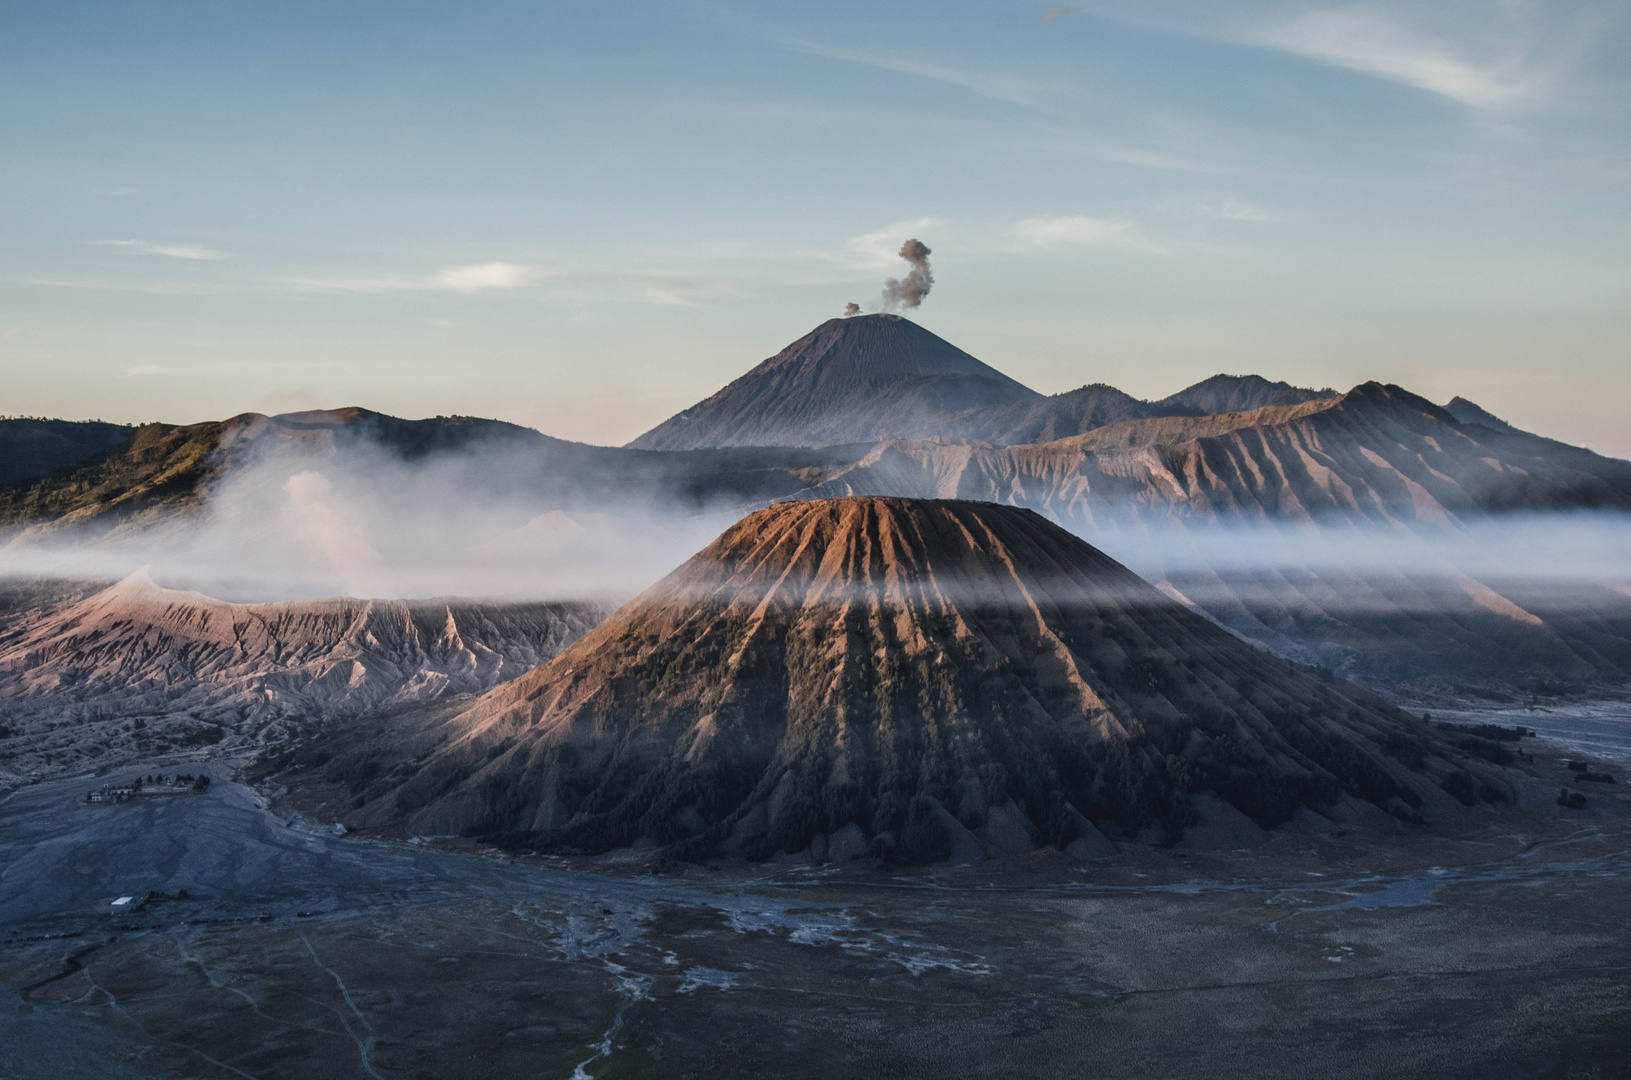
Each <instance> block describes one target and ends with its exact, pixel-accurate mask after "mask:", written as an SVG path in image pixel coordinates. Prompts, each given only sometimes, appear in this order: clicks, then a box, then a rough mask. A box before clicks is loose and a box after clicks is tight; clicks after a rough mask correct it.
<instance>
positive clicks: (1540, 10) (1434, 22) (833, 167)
mask: <svg viewBox="0 0 1631 1080" xmlns="http://www.w3.org/2000/svg"><path fill="white" fill-rule="evenodd" d="M1050 16H1051V17H1050ZM1628 73H1631V10H1628V9H1627V8H1626V6H1625V5H1624V4H1623V3H1595V2H1594V3H1571V2H1559V3H1544V4H1543V3H1525V2H1494V3H1462V2H1437V3H1435V2H1418V3H1408V4H1407V3H1397V4H1395V3H1355V4H1344V3H1337V4H1308V3H1298V2H1285V3H1260V2H1256V0H1239V2H1234V3H1228V4H1218V3H1199V2H1168V0H1141V2H1136V3H1134V2H1119V0H1116V2H1107V3H1084V4H1081V5H1080V6H1074V7H1070V8H1062V9H1055V8H1053V7H1052V6H1051V4H1049V3H1044V4H1031V3H1017V2H987V3H955V2H945V0H941V2H936V3H899V4H877V3H872V4H859V3H857V4H845V3H817V4H812V3H808V2H806V3H802V4H754V5H743V4H729V3H705V4H692V3H684V2H677V3H666V4H645V3H604V2H603V3H595V4H589V3H582V4H578V3H528V4H523V3H481V2H471V3H463V4H456V5H455V4H414V3H391V4H384V3H332V2H331V3H323V4H315V3H312V4H306V3H283V4H277V5H268V4H264V3H257V4H249V3H223V2H210V3H198V4H180V3H163V2H151V0H149V2H144V3H140V4H136V3H126V4H104V3H62V4H44V3H37V2H36V3H16V2H4V0H0V146H3V147H4V148H5V153H4V154H3V155H0V198H3V199H4V200H5V204H6V206H7V208H8V212H7V213H5V214H4V215H0V372H3V374H4V382H3V389H0V413H7V414H13V415H16V414H28V415H34V414H48V415H60V416H67V417H76V418H77V417H102V418H105V419H116V420H141V419H163V420H168V421H172V422H187V421H196V420H202V419H209V418H219V417H222V416H226V415H231V414H233V413H237V412H242V411H247V410H260V411H285V410H289V409H296V408H309V407H318V406H337V405H347V404H358V405H366V406H368V407H371V408H375V409H379V410H382V411H386V412H391V413H395V414H397V415H404V416H423V415H434V414H437V413H453V412H458V413H471V414H476V415H484V416H498V417H502V418H505V419H509V420H514V421H517V422H520V423H525V424H529V425H531V426H535V427H538V428H540V429H542V430H544V431H547V432H550V433H551V434H556V435H561V436H564V437H569V438H578V439H585V440H588V441H595V442H609V443H618V442H622V441H624V440H626V439H628V438H631V437H633V436H634V435H636V434H638V433H639V432H641V431H643V430H645V429H646V428H648V427H650V426H651V425H652V424H654V423H656V422H658V421H660V420H661V419H663V418H664V417H666V416H668V415H669V414H671V413H673V412H674V411H676V410H678V409H680V408H683V407H684V406H686V405H688V404H690V403H691V402H693V401H695V400H696V399H698V398H700V397H703V396H705V395H706V394H708V393H711V392H712V391H713V390H714V389H716V388H717V387H718V386H720V385H721V384H723V383H724V382H726V381H728V380H729V379H730V378H732V377H734V376H735V375H737V374H739V373H740V372H742V371H743V370H746V369H747V368H748V367H750V366H752V365H753V364H754V363H756V362H758V361H759V360H761V359H763V358H764V357H765V356H768V355H770V354H771V353H773V352H775V351H776V350H777V349H779V348H780V347H781V346H782V345H784V344H785V343H787V342H788V341H790V340H792V339H793V338H796V337H798V336H799V335H801V334H803V333H804V332H806V331H807V330H809V329H810V328H811V327H812V326H814V325H815V324H816V323H818V322H820V321H821V320H822V319H825V318H828V317H830V316H833V315H837V314H838V313H839V312H840V311H841V310H842V308H843V305H844V303H845V302H847V301H855V302H857V303H859V304H861V305H862V306H863V307H866V308H869V309H872V308H875V307H876V305H877V303H878V298H879V294H880V288H881V286H882V283H883V281H884V279H885V278H887V277H889V276H894V275H898V274H900V273H901V272H903V271H904V270H905V269H907V267H906V266H905V264H904V263H902V262H901V261H900V260H899V259H898V258H896V257H895V255H894V252H895V250H896V249H897V248H898V247H899V246H900V244H901V242H902V241H903V240H905V239H906V238H908V237H911V236H916V237H920V238H921V239H922V240H923V241H925V242H926V243H927V244H929V246H930V247H931V248H933V250H934V254H933V257H932V263H933V266H934V270H935V275H936V279H937V284H936V286H935V289H934V291H933V292H932V293H931V294H930V296H929V297H928V299H927V300H926V301H925V302H924V305H923V307H922V308H921V309H920V310H918V311H916V312H913V313H912V317H913V318H915V319H917V320H918V321H920V322H921V323H923V324H924V325H925V326H927V327H929V328H930V329H932V330H934V331H935V332H937V333H939V334H941V335H943V336H945V337H946V338H948V339H949V340H951V341H953V342H954V343H956V344H958V345H960V346H962V347H963V348H965V349H967V350H969V351H970V352H972V353H974V354H975V355H976V356H979V357H980V358H982V359H984V360H986V361H987V362H989V363H992V364H995V365H997V366H998V367H1000V368H1002V369H1003V370H1004V371H1006V372H1008V373H1009V374H1011V375H1013V376H1014V377H1016V378H1018V379H1020V380H1021V381H1023V382H1026V383H1027V384H1029V385H1031V386H1033V387H1035V388H1037V389H1039V390H1042V391H1045V392H1057V391H1061V390H1066V389H1070V388H1073V387H1076V386H1079V385H1082V384H1083V383H1087V382H1100V381H1102V382H1110V383H1114V384H1116V385H1118V386H1120V387H1122V388H1123V389H1125V390H1127V391H1129V392H1131V393H1135V394H1138V395H1141V396H1162V395H1165V394H1167V393H1170V392H1172V391H1173V390H1176V389H1178V388H1179V387H1181V386H1184V385H1186V384H1188V383H1191V382H1194V381H1196V380H1197V379H1200V378H1204V377H1205V376H1207V375H1210V374H1213V373H1215V372H1218V371H1230V372H1245V371H1254V372H1259V373H1261V374H1264V375H1267V376H1270V377H1273V378H1283V379H1288V380H1291V381H1293V382H1296V383H1299V384H1303V385H1313V386H1335V387H1338V388H1346V387H1348V386H1351V385H1353V384H1354V383H1357V382H1360V381H1362V380H1365V379H1371V378H1379V379H1385V380H1389V381H1395V382H1399V383H1402V384H1403V385H1405V386H1408V387H1410V388H1412V389H1415V390H1417V391H1419V392H1421V393H1424V394H1426V395H1428V396H1429V397H1432V398H1434V399H1435V400H1439V401H1444V400H1447V399H1448V398H1449V397H1451V396H1453V395H1454V394H1457V393H1459V394H1463V395H1466V396H1468V397H1471V398H1473V399H1474V400H1476V401H1478V402H1480V403H1481V404H1483V405H1485V406H1486V407H1488V408H1490V409H1492V410H1493V411H1495V412H1497V413H1498V414H1501V415H1503V416H1505V417H1507V418H1508V419H1510V420H1512V421H1514V422H1516V423H1519V424H1522V425H1525V426H1528V427H1531V428H1533V429H1535V430H1538V431H1541V432H1543V433H1546V434H1550V435H1554V436H1557V437H1561V438H1566V439H1570V440H1571V441H1577V442H1582V443H1585V444H1587V445H1591V446H1594V447H1596V448H1598V449H1602V450H1605V451H1608V452H1612V453H1616V454H1619V455H1626V456H1631V423H1628V421H1631V406H1628V405H1627V402H1631V303H1628V301H1631V198H1628V195H1631V140H1628V136H1631V93H1628V90H1631V87H1628V86H1627V81H1628Z"/></svg>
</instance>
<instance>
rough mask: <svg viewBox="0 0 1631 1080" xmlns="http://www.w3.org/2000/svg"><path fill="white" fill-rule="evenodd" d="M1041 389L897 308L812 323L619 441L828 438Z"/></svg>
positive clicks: (640, 445) (830, 441) (905, 429)
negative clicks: (721, 384) (724, 381)
mask: <svg viewBox="0 0 1631 1080" xmlns="http://www.w3.org/2000/svg"><path fill="white" fill-rule="evenodd" d="M1041 396H1042V395H1040V394H1038V393H1037V392H1036V391H1034V390H1031V389H1028V388H1026V387H1024V386H1021V385H1020V384H1019V383H1017V382H1015V381H1014V380H1013V379H1010V378H1009V377H1008V376H1006V375H1004V374H1003V373H1002V372H1000V371H998V370H996V369H995V368H993V367H988V366H987V365H985V364H982V363H981V362H980V361H978V360H976V359H975V358H974V357H972V356H970V355H969V354H968V353H965V352H963V351H962V350H961V349H959V348H957V347H955V346H953V345H951V344H950V343H948V342H946V341H944V340H942V339H941V338H939V337H937V336H935V335H934V334H932V333H930V332H929V331H927V330H925V329H923V328H922V327H921V326H918V325H917V324H916V323H914V322H912V321H910V320H908V319H903V318H901V317H900V316H899V315H857V316H855V317H853V318H848V319H830V320H828V321H827V322H824V323H822V324H821V325H820V326H818V327H816V328H815V329H814V330H812V331H811V332H810V333H808V334H806V335H805V336H804V337H801V338H799V339H798V340H797V341H795V342H793V343H792V344H791V345H789V346H787V348H785V349H783V350H782V351H781V352H779V353H777V354H776V355H775V356H772V357H771V358H770V359H768V360H766V361H765V362H764V363H762V364H760V365H759V366H757V367H755V368H754V369H753V370H752V371H749V372H748V373H747V374H745V375H743V376H742V377H741V378H739V379H736V380H735V381H733V382H731V383H730V384H729V385H728V386H726V387H725V388H724V389H722V390H720V391H719V392H718V393H717V394H714V395H713V396H712V397H710V398H708V399H707V400H705V401H701V402H698V403H697V404H695V405H693V406H691V407H690V408H689V409H686V410H685V411H684V412H682V413H679V414H678V415H676V416H672V417H670V418H669V419H667V420H665V421H663V422H662V423H661V424H659V425H657V426H656V427H654V428H652V429H651V430H650V431H648V432H646V433H645V434H644V435H642V436H640V437H639V438H638V439H635V440H634V441H633V442H631V443H629V446H630V447H632V448H635V449H640V450H691V449H696V448H699V447H718V446H831V445H836V444H840V443H859V442H871V441H873V440H875V439H880V438H890V437H895V436H913V437H916V436H920V435H923V434H925V432H923V431H922V430H920V429H921V428H922V426H923V424H924V423H925V422H926V421H928V420H929V418H934V417H940V416H942V415H943V414H949V413H956V412H962V411H965V410H968V409H973V408H976V407H978V406H984V405H993V404H1003V403H1007V402H1015V401H1031V400H1036V399H1039V398H1041ZM934 422H938V421H934ZM931 426H932V423H931Z"/></svg>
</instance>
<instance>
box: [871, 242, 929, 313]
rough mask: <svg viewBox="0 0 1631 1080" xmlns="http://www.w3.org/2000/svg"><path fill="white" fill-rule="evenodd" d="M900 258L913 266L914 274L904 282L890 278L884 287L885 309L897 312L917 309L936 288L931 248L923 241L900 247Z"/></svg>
mask: <svg viewBox="0 0 1631 1080" xmlns="http://www.w3.org/2000/svg"><path fill="white" fill-rule="evenodd" d="M900 257H901V258H903V259H905V260H906V261H907V262H909V263H911V264H912V272H911V273H909V274H907V275H906V277H905V279H904V280H901V279H897V278H890V279H889V280H888V281H886V282H884V285H883V309H884V310H885V311H895V310H897V309H900V308H915V307H917V306H918V305H919V304H921V303H923V298H924V297H925V296H928V295H929V290H930V289H932V288H934V275H933V274H932V273H930V272H929V247H928V245H927V244H925V243H924V242H923V241H921V240H908V241H906V243H904V244H902V245H901V246H900Z"/></svg>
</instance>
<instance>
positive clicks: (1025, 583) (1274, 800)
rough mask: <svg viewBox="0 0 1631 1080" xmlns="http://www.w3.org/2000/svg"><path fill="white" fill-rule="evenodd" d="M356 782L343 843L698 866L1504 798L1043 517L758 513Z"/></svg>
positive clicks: (1390, 720) (1066, 838)
mask: <svg viewBox="0 0 1631 1080" xmlns="http://www.w3.org/2000/svg"><path fill="white" fill-rule="evenodd" d="M387 744H389V747H390V748H389V749H388V750H387V749H384V748H383V747H385V746H386V745H387ZM333 751H334V748H333V747H332V746H331V747H328V748H326V749H325V750H324V751H323V752H324V753H333ZM367 755H374V756H375V761H376V763H377V764H379V766H380V771H382V772H384V773H386V774H387V775H388V776H389V777H390V778H391V781H390V783H389V784H386V785H377V784H376V785H375V786H374V787H372V788H370V789H369V792H368V801H367V802H366V804H365V805H364V806H363V807H362V808H361V809H359V810H358V811H356V812H355V813H354V814H353V815H352V817H351V818H350V819H348V824H352V825H354V826H359V827H364V826H374V827H405V828H407V829H409V830H411V831H414V832H419V833H430V834H443V835H445V834H453V833H462V834H466V835H472V836H483V837H488V838H498V839H502V838H505V837H508V838H509V839H510V840H511V841H513V842H517V843H524V844H525V845H527V846H529V847H534V848H538V849H540V850H555V851H567V850H576V851H585V852H593V851H603V850H607V849H610V848H613V847H620V846H625V845H631V844H636V843H647V844H658V845H670V846H672V847H673V849H674V850H675V851H676V852H677V853H679V854H682V855H690V856H696V855H703V854H707V853H711V852H716V851H718V852H724V853H728V854H740V855H743V856H746V857H749V858H763V857H767V856H770V855H772V854H775V853H777V852H799V851H809V852H811V854H812V855H814V856H815V857H817V858H823V857H824V858H829V859H835V860H836V859H842V858H847V857H853V856H855V855H858V854H861V853H865V852H872V853H875V854H879V855H884V856H887V857H892V858H897V859H901V860H904V861H916V862H925V861H935V860H940V859H945V858H948V857H954V856H955V857H959V858H961V857H965V856H967V857H979V856H981V855H984V854H987V853H993V852H1010V853H1014V852H1020V851H1024V850H1029V849H1030V848H1032V847H1034V846H1038V845H1041V844H1049V843H1051V844H1055V845H1058V846H1060V847H1065V848H1069V849H1074V850H1075V851H1077V852H1078V853H1083V852H1084V851H1090V850H1092V849H1094V848H1100V849H1102V848H1104V847H1106V846H1107V843H1108V842H1107V841H1106V839H1105V836H1106V835H1107V834H1108V835H1110V836H1114V837H1117V838H1130V837H1141V838H1143V839H1145V840H1150V841H1155V842H1173V841H1176V840H1178V839H1179V838H1180V837H1181V836H1182V835H1183V834H1184V831H1185V829H1186V828H1188V827H1189V826H1191V825H1194V824H1196V823H1203V824H1207V825H1208V827H1209V828H1211V827H1213V826H1214V825H1215V824H1216V819H1218V818H1219V817H1224V818H1227V819H1229V820H1230V821H1233V822H1236V823H1238V824H1239V825H1240V826H1242V827H1244V828H1246V829H1254V828H1256V827H1259V826H1261V827H1273V826H1275V825H1278V824H1281V823H1283V822H1286V821H1288V820H1291V819H1293V818H1294V817H1295V818H1298V819H1299V820H1304V821H1306V820H1308V819H1307V811H1308V810H1310V809H1311V810H1313V811H1316V812H1318V813H1320V814H1324V815H1326V816H1327V817H1330V818H1334V819H1337V820H1354V819H1356V818H1360V817H1365V816H1369V817H1371V818H1373V819H1376V820H1386V819H1385V818H1384V817H1383V816H1382V814H1381V813H1380V811H1378V809H1377V808H1378V807H1380V808H1382V809H1383V810H1386V811H1387V812H1389V813H1392V814H1393V815H1394V816H1395V817H1398V818H1403V819H1406V820H1418V815H1422V814H1426V815H1432V814H1434V813H1437V812H1445V811H1449V810H1451V809H1453V808H1456V807H1457V806H1458V804H1457V802H1456V801H1455V799H1452V798H1451V797H1450V796H1449V794H1447V793H1446V792H1447V791H1448V792H1451V793H1454V794H1455V795H1456V796H1457V797H1458V798H1460V799H1461V801H1463V802H1476V801H1477V799H1478V798H1479V796H1480V795H1482V796H1483V797H1484V798H1487V799H1489V800H1491V801H1497V800H1500V799H1503V798H1505V797H1506V795H1505V793H1506V786H1505V784H1504V782H1503V781H1502V780H1501V777H1500V773H1499V771H1498V770H1493V769H1483V770H1482V771H1480V769H1479V768H1478V767H1469V766H1468V765H1467V764H1466V763H1465V762H1463V761H1461V760H1460V758H1459V755H1457V754H1456V753H1455V752H1454V751H1452V750H1451V749H1449V748H1448V747H1447V746H1446V745H1444V744H1443V743H1442V742H1441V741H1439V739H1438V738H1437V737H1436V736H1434V735H1433V734H1432V733H1431V732H1430V731H1428V730H1427V728H1426V727H1425V725H1423V724H1421V723H1419V722H1417V721H1414V720H1412V719H1411V718H1409V717H1407V716H1405V715H1403V714H1401V713H1400V712H1398V711H1397V710H1395V709H1393V708H1392V707H1390V706H1388V705H1387V704H1385V703H1384V702H1382V701H1381V700H1379V699H1378V698H1376V697H1374V696H1372V695H1370V694H1369V693H1367V692H1365V691H1363V690H1361V689H1359V688H1357V687H1354V686H1351V685H1349V684H1346V683H1342V682H1338V681H1333V680H1331V679H1329V678H1326V677H1322V676H1321V675H1320V674H1319V673H1317V672H1315V671H1313V670H1310V669H1305V668H1299V667H1296V666H1294V665H1291V664H1289V663H1287V662H1285V661H1282V660H1278V659H1275V658H1273V657H1271V656H1269V655H1268V654H1266V653H1263V652H1260V651H1258V650H1256V649H1254V648H1252V647H1251V646H1249V645H1246V644H1245V643H1243V642H1241V641H1240V640H1238V639H1236V638H1234V637H1232V636H1230V635H1229V634H1228V633H1227V632H1225V631H1223V630H1221V629H1219V628H1218V627H1216V626H1214V625H1213V624H1211V623H1209V622H1207V621H1206V620H1205V619H1203V618H1201V617H1200V616H1198V615H1195V614H1193V613H1191V612H1189V611H1188V610H1186V609H1184V608H1183V607H1181V606H1180V605H1178V604H1176V603H1174V602H1172V601H1170V600H1168V599H1167V598H1166V597H1165V596H1164V595H1163V594H1162V593H1160V592H1159V591H1157V590H1156V589H1154V588H1153V587H1151V586H1150V585H1148V584H1147V583H1145V582H1144V581H1143V580H1142V579H1140V578H1138V577H1137V576H1136V575H1134V574H1133V573H1132V572H1130V571H1128V570H1127V569H1125V568H1124V567H1122V566H1121V565H1119V564H1118V563H1116V562H1114V561H1113V560H1111V559H1110V558H1108V557H1107V556H1105V555H1103V554H1101V553H1100V552H1098V551H1097V550H1095V549H1094V548H1092V547H1090V546H1089V545H1087V544H1086V543H1085V542H1083V541H1082V540H1080V539H1078V538H1077V537H1075V536H1073V535H1071V534H1070V533H1067V532H1065V531H1064V530H1063V529H1060V528H1059V527H1057V526H1055V525H1052V524H1050V523H1049V522H1048V521H1047V520H1045V519H1044V518H1042V517H1040V516H1039V515H1037V514H1035V513H1033V512H1031V511H1028V510H1021V509H1016V508H1014V507H1007V506H999V505H995V504H990V503H970V502H957V501H928V500H921V501H920V500H907V499H885V498H843V499H828V500H818V501H806V502H793V503H784V504H778V505H775V506H772V507H770V508H768V509H765V510H762V511H760V512H758V513H755V514H753V515H751V516H749V517H747V518H745V519H743V520H742V521H741V522H739V523H738V524H737V525H735V526H733V527H732V528H731V529H729V530H727V531H726V532H725V533H724V534H723V535H722V536H720V537H719V538H718V539H717V540H716V541H715V542H714V543H713V544H711V545H709V546H708V547H707V548H706V549H704V550H703V551H702V552H700V553H698V554H697V555H696V556H694V557H693V558H692V559H691V560H690V561H688V562H687V563H685V564H684V565H683V566H681V567H680V568H679V569H677V570H676V571H674V572H673V573H672V574H670V575H669V576H668V577H666V578H664V579H663V580H662V581H660V582H659V583H658V584H657V585H655V586H653V587H652V588H651V589H650V590H648V591H647V592H645V593H644V594H642V595H641V596H639V597H637V598H636V599H635V600H633V601H631V602H630V603H629V604H627V605H625V606H624V607H623V608H621V609H620V610H619V611H617V612H616V613H614V614H613V615H612V617H611V618H610V619H608V620H607V621H606V622H605V623H603V624H602V625H601V626H600V627H598V628H596V629H595V630H593V631H591V632H590V633H589V634H588V635H586V636H585V637H584V638H583V639H582V640H580V641H579V642H578V643H576V644H575V645H573V646H572V647H570V648H568V649H567V650H566V651H565V652H563V653H562V654H561V655H560V656H558V657H556V658H555V659H554V660H551V661H550V662H548V663H545V664H544V665H542V666H540V667H539V668H537V669H535V670H534V671H532V672H529V673H528V674H527V675H524V676H522V677H521V678H520V679H518V680H516V681H515V682H514V683H511V684H509V685H507V686H505V687H501V688H499V689H497V690H494V691H492V692H490V693H488V694H487V695H486V696H484V697H483V698H481V699H480V700H478V701H477V702H476V703H475V704H473V705H472V706H471V707H469V708H468V709H466V710H465V711H463V712H461V713H459V714H458V715H456V716H454V717H453V718H452V719H451V720H447V721H438V722H436V723H435V724H434V725H432V726H431V728H428V729H427V730H426V731H424V732H422V733H421V735H420V741H418V742H416V741H415V740H414V739H413V738H408V737H404V736H403V734H402V733H401V732H400V731H394V732H389V733H385V734H384V735H383V737H382V740H381V744H380V747H364V746H356V747H354V748H353V749H352V750H351V751H350V752H349V753H348V754H341V755H338V756H337V757H336V758H335V760H334V762H333V763H332V764H331V768H333V769H338V770H340V772H342V773H343V772H345V771H347V770H354V769H355V768H356V767H358V766H359V765H360V764H361V763H362V758H363V757H366V756H367ZM379 755H388V756H393V757H394V760H393V761H389V762H380V761H378V757H379ZM370 771H373V770H372V767H370ZM336 775H338V774H336ZM375 775H378V773H377V772H376V773H375ZM1243 817H1249V818H1251V819H1253V820H1254V821H1255V822H1256V825H1255V826H1254V825H1252V824H1250V823H1247V822H1245V821H1244V820H1243Z"/></svg>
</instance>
